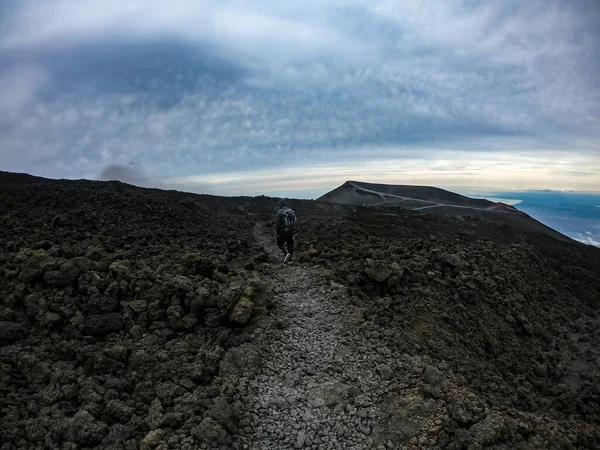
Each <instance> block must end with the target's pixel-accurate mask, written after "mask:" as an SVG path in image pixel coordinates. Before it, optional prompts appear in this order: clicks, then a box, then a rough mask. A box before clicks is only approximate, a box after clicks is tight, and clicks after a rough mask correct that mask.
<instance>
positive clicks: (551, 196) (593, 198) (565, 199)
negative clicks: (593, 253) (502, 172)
mask: <svg viewBox="0 0 600 450" xmlns="http://www.w3.org/2000/svg"><path fill="white" fill-rule="evenodd" d="M455 192H459V190H456V191H455ZM460 193H461V194H463V193H464V195H469V196H471V197H482V198H487V199H489V200H491V201H496V202H503V203H507V204H510V205H513V206H514V207H515V208H517V209H519V210H521V211H523V212H526V213H527V214H529V215H530V216H531V217H533V218H534V219H537V220H539V221H540V222H542V223H543V224H545V225H548V226H549V227H551V228H554V229H555V230H557V231H559V232H561V233H562V234H565V235H567V236H569V237H571V238H573V239H576V240H578V241H580V242H583V243H585V244H589V245H595V246H596V247H600V193H586V192H569V191H494V192H476V191H473V190H469V192H466V190H460Z"/></svg>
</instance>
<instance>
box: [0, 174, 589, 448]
mask: <svg viewBox="0 0 600 450" xmlns="http://www.w3.org/2000/svg"><path fill="white" fill-rule="evenodd" d="M276 204H277V199H272V198H268V197H254V198H250V197H237V198H225V197H214V196H205V195H193V194H186V193H181V192H176V191H161V190H156V189H143V188H138V187H134V186H130V185H126V184H123V183H120V182H92V181H64V180H46V179H41V178H36V177H31V176H28V175H19V174H10V173H5V172H0V227H1V229H2V234H1V235H0V442H1V443H2V444H1V447H0V448H1V449H2V450H9V449H16V448H39V449H54V448H60V449H78V448H89V449H127V450H129V449H138V448H139V449H189V450H191V449H195V448H256V449H263V448H317V449H329V448H332V449H335V448H340V449H346V448H357V449H358V448H373V449H380V448H381V449H399V448H403V449H404V448H406V449H419V448H439V449H441V448H450V449H469V450H476V449H484V448H485V449H497V450H499V449H512V448H519V449H546V448H557V449H558V448H564V449H571V448H587V449H596V448H599V447H600V385H599V383H598V382H599V380H600V347H599V344H600V313H599V307H600V276H599V274H600V250H599V249H597V248H594V247H591V246H585V245H582V244H577V243H574V242H571V241H569V240H566V239H564V240H563V239H556V238H554V237H552V236H550V235H548V234H546V233H544V232H538V231H536V229H535V228H531V227H527V226H521V225H520V224H519V223H516V222H515V223H514V224H513V223H509V222H498V221H493V220H484V219H483V218H481V217H471V216H469V215H464V216H462V215H461V216H460V217H451V216H444V215H439V214H429V213H426V212H425V211H426V210H424V211H411V210H406V209H399V208H391V207H387V206H385V205H383V206H381V207H379V208H377V209H372V208H369V207H363V206H349V205H339V204H330V203H325V202H315V201H300V200H298V201H293V202H292V207H293V208H294V210H295V211H296V214H297V215H298V217H299V218H300V234H299V235H298V245H297V247H298V249H297V258H296V264H295V265H294V266H291V267H282V265H281V262H280V254H279V253H278V251H277V249H276V248H275V245H274V242H273V241H274V236H273V235H272V229H273V226H272V225H273V224H272V220H273V216H274V213H275V208H276Z"/></svg>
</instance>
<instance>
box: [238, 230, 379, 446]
mask: <svg viewBox="0 0 600 450" xmlns="http://www.w3.org/2000/svg"><path fill="white" fill-rule="evenodd" d="M254 234H255V237H256V239H257V241H258V242H259V243H260V245H262V246H263V247H264V248H265V250H266V251H267V253H268V254H269V257H270V261H269V262H270V263H272V264H273V265H275V267H276V268H277V269H279V270H276V271H274V275H273V279H272V280H271V281H272V282H274V284H275V289H274V296H275V298H274V304H275V307H274V309H273V312H272V314H273V316H274V319H275V320H276V321H277V322H278V323H280V324H281V326H280V327H276V328H279V329H275V330H273V331H272V336H270V337H269V340H268V345H267V348H266V349H264V350H263V351H264V353H263V357H264V367H263V369H262V373H260V374H259V375H257V376H256V377H254V378H253V379H251V380H250V381H249V384H248V390H247V394H246V398H244V399H242V400H243V401H242V404H243V405H244V408H245V410H244V411H243V415H242V417H241V420H240V424H239V425H240V426H239V432H238V434H237V435H236V436H235V438H234V443H233V448H239V449H293V448H315V449H366V448H386V446H384V445H380V444H381V443H378V442H377V441H378V434H379V433H378V429H379V428H378V427H379V425H378V423H379V422H380V419H381V417H382V410H381V409H382V408H381V404H380V403H381V401H383V399H384V398H385V395H386V391H387V383H388V382H386V381H384V380H383V379H382V374H381V373H380V372H381V370H378V362H382V360H383V359H384V358H385V357H386V356H389V354H387V355H386V352H389V351H388V350H387V348H385V347H379V348H369V342H368V341H364V340H362V339H361V338H360V336H359V333H357V332H356V331H357V330H356V328H357V325H356V323H354V326H351V323H352V322H353V320H354V321H356V318H355V316H356V313H354V315H352V314H349V313H348V311H347V310H346V309H347V308H345V306H344V302H343V301H342V299H343V296H344V295H346V294H345V293H343V290H342V287H341V286H338V287H336V286H333V287H332V286H327V285H326V284H325V283H324V282H323V281H320V279H319V277H318V273H317V272H316V271H317V270H318V269H313V268H310V267H307V266H305V265H292V266H288V265H285V266H284V265H283V263H282V259H283V255H282V253H281V251H280V250H279V248H277V246H276V245H275V243H274V242H273V241H274V239H273V236H272V233H271V229H270V228H266V227H265V226H263V225H258V224H257V226H256V227H255V229H254ZM371 346H372V347H374V345H372V344H371ZM384 377H385V374H384Z"/></svg>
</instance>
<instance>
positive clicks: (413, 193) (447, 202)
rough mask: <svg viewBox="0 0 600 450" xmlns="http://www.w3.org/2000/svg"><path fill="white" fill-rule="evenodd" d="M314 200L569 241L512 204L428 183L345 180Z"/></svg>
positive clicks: (569, 239)
mask: <svg viewBox="0 0 600 450" xmlns="http://www.w3.org/2000/svg"><path fill="white" fill-rule="evenodd" d="M317 200H318V201H323V202H328V203H338V204H343V205H356V206H359V205H360V206H370V207H375V208H382V207H386V208H387V207H400V208H403V209H410V210H413V211H422V212H424V213H432V214H440V215H444V216H453V217H458V216H465V215H467V216H471V217H478V218H480V219H484V220H489V221H492V222H501V223H506V224H511V225H517V226H519V227H521V228H523V229H525V230H526V231H532V232H538V233H542V234H545V235H547V236H551V237H553V238H555V239H558V240H562V241H569V242H572V241H573V240H572V239H571V238H569V237H567V236H565V235H563V234H562V233H559V232H558V231H556V230H554V229H552V228H550V227H548V226H546V225H544V224H543V223H541V222H539V221H537V220H535V219H534V218H532V217H531V216H529V215H527V214H526V213H524V212H522V211H519V210H518V209H516V208H515V207H514V206H511V205H507V204H504V203H501V202H492V201H489V200H485V199H477V198H471V197H467V196H464V195H460V194H457V193H455V192H451V191H447V190H445V189H440V188H436V187H432V186H411V185H391V184H379V183H365V182H361V181H346V182H345V183H344V184H342V185H341V186H339V187H338V188H336V189H334V190H332V191H330V192H328V193H327V194H325V195H323V196H321V197H319V198H318V199H317Z"/></svg>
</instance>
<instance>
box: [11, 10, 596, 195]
mask: <svg viewBox="0 0 600 450" xmlns="http://www.w3.org/2000/svg"><path fill="white" fill-rule="evenodd" d="M0 30H1V31H0V130H1V132H0V169H3V170H11V171H20V172H28V173H33V174H36V175H42V176H48V177H67V178H82V177H85V178H97V177H98V176H100V174H102V176H106V173H107V168H108V169H109V170H108V173H109V174H113V175H114V174H119V173H121V174H122V173H125V174H126V175H127V176H128V177H130V179H137V180H140V179H142V180H146V181H147V180H154V181H155V184H156V185H159V184H160V185H169V186H180V187H181V188H182V189H187V190H194V189H196V190H205V191H206V190H214V191H215V192H221V193H242V192H251V191H252V192H268V191H275V190H285V189H289V185H290V184H291V185H293V186H294V187H298V188H299V189H300V188H302V189H314V188H321V187H323V186H330V187H334V186H335V184H336V183H337V181H339V180H341V181H343V180H344V179H348V178H353V179H364V180H371V181H372V180H378V179H381V178H382V177H384V178H385V179H386V180H387V181H389V182H397V183H409V182H413V181H414V182H420V183H427V184H437V185H446V186H449V185H452V184H449V183H454V184H455V185H457V186H458V185H461V186H465V185H477V184H479V185H482V186H484V185H492V183H493V185H494V186H499V187H510V186H514V187H542V188H543V187H547V188H557V189H583V190H600V140H599V138H600V83H598V80H599V79H600V76H599V75H600V5H599V4H598V2H597V1H595V0H589V1H583V0H581V1H573V2H564V1H558V0H556V1H536V0H533V1H529V2H522V1H503V2H488V1H481V2H479V1H465V2H455V1H446V0H444V1H414V2H398V1H378V0H374V1H366V0H365V1H362V0H345V1H337V0H324V1H320V2H316V3H314V4H309V3H307V2H297V1H289V2H280V1H277V2H276V1H270V0H267V1H262V2H252V1H243V2H242V1H219V2H208V1H204V2H203V1H197V0H170V1H168V2H165V1H127V2H124V1H122V0H119V1H116V0H103V1H101V2H98V1H88V0H79V1H77V2H75V1H67V0H43V1H42V0H38V1H31V0H29V1H16V0H11V1H5V2H3V3H2V4H1V6H0ZM122 167H125V168H128V169H127V170H134V169H132V168H135V172H131V173H130V172H127V171H126V172H123V171H122V170H121V169H119V170H116V171H115V170H114V168H122ZM283 174H285V176H283ZM131 177H133V178H131ZM442 181H443V182H442ZM161 183H162V184H161Z"/></svg>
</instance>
